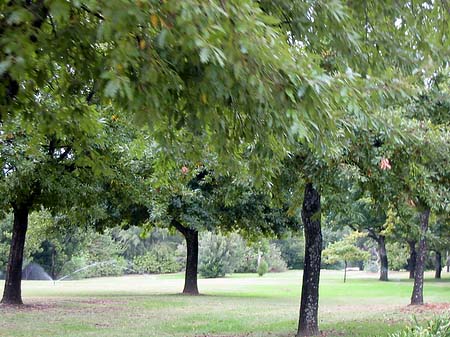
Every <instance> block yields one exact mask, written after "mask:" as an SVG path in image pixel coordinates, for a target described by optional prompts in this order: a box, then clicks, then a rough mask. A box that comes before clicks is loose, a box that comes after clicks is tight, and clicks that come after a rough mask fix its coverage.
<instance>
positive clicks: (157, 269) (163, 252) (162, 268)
mask: <svg viewBox="0 0 450 337" xmlns="http://www.w3.org/2000/svg"><path fill="white" fill-rule="evenodd" d="M181 267H182V266H181V264H180V263H179V262H178V261H177V259H176V252H175V250H173V249H170V247H168V246H167V245H164V244H158V245H155V246H153V247H152V248H151V249H150V251H149V252H147V253H146V254H144V255H141V256H137V257H135V258H134V259H133V270H134V271H137V272H138V273H148V274H165V273H175V272H178V271H180V270H181Z"/></svg>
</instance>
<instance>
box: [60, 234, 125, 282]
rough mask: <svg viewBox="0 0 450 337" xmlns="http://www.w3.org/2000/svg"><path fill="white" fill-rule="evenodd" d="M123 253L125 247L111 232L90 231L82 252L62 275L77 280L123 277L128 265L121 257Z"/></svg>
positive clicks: (64, 267) (73, 257)
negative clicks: (114, 238)
mask: <svg viewBox="0 0 450 337" xmlns="http://www.w3.org/2000/svg"><path fill="white" fill-rule="evenodd" d="M122 252H123V247H122V246H121V245H120V244H119V243H118V242H116V241H114V240H113V238H112V237H111V234H110V232H109V231H106V232H105V233H104V234H100V233H95V232H93V231H92V230H89V229H88V230H87V237H86V240H85V241H84V244H83V245H81V246H80V251H78V252H77V254H76V255H74V256H72V258H71V259H70V260H69V261H68V262H67V263H66V264H65V265H64V266H63V268H62V271H61V274H62V275H63V277H64V276H69V278H75V279H78V278H87V277H101V276H117V275H123V274H124V272H125V270H126V269H127V265H128V263H127V261H126V260H125V259H124V258H123V257H122V256H121V255H120V254H121V253H122ZM79 269H82V270H80V271H78V270H79Z"/></svg>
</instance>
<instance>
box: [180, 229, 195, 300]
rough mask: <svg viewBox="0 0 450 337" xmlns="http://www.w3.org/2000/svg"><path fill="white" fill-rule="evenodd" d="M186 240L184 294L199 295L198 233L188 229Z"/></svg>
mask: <svg viewBox="0 0 450 337" xmlns="http://www.w3.org/2000/svg"><path fill="white" fill-rule="evenodd" d="M184 238H185V239H186V247H187V259H186V274H185V278H184V289H183V294H189V295H198V287H197V269H198V232H197V231H196V230H193V229H190V228H188V229H187V231H186V234H185V235H184Z"/></svg>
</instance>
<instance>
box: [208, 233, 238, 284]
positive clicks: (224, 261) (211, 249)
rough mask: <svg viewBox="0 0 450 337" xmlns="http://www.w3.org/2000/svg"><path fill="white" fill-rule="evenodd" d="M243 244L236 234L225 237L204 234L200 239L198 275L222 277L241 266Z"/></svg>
mask: <svg viewBox="0 0 450 337" xmlns="http://www.w3.org/2000/svg"><path fill="white" fill-rule="evenodd" d="M244 250H245V243H244V241H243V240H242V238H241V237H240V236H239V235H237V234H231V235H230V236H228V237H226V236H223V235H216V234H212V233H209V232H208V233H204V234H203V235H202V236H201V238H200V261H199V272H200V275H202V276H203V277H206V278H214V277H223V276H225V274H226V273H232V272H234V271H235V270H236V269H237V268H238V267H239V265H240V264H241V261H242V258H243V255H244Z"/></svg>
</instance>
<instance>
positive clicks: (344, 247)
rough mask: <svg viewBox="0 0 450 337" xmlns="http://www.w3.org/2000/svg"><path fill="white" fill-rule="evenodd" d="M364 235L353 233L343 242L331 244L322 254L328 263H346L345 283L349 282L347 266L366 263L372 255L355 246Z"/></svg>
mask: <svg viewBox="0 0 450 337" xmlns="http://www.w3.org/2000/svg"><path fill="white" fill-rule="evenodd" d="M363 235H364V234H360V233H357V232H355V233H352V234H350V235H348V236H346V237H344V238H343V239H342V240H341V241H337V242H335V243H332V244H330V245H329V246H328V247H327V248H325V249H324V250H323V252H322V254H323V258H324V260H325V262H327V263H336V262H342V261H343V262H344V283H345V281H346V280H347V266H348V263H349V262H357V261H365V260H367V259H368V258H369V256H370V254H369V253H368V252H366V251H364V250H362V249H360V248H358V247H357V246H356V245H355V244H356V241H357V239H358V238H359V237H361V236H363Z"/></svg>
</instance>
